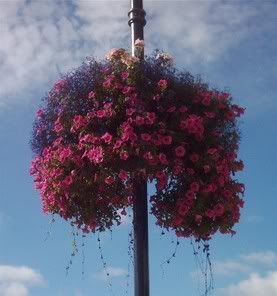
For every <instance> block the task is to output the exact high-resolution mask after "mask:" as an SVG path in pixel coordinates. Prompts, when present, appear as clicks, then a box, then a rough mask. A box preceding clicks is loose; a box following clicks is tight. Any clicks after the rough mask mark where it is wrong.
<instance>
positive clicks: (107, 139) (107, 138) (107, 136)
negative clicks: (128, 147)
mask: <svg viewBox="0 0 277 296" xmlns="http://www.w3.org/2000/svg"><path fill="white" fill-rule="evenodd" d="M112 138H113V136H112V135H111V134H109V133H108V132H107V133H105V134H104V135H103V136H102V137H101V139H103V140H104V142H105V143H107V144H110V143H111V141H112Z"/></svg>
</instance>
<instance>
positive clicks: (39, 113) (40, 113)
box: [36, 109, 44, 118]
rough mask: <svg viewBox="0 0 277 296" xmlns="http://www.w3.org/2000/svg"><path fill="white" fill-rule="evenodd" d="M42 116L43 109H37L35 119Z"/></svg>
mask: <svg viewBox="0 0 277 296" xmlns="http://www.w3.org/2000/svg"><path fill="white" fill-rule="evenodd" d="M43 115H44V110H43V109H39V110H38V111H37V113H36V116H37V118H41V117H42V116H43Z"/></svg>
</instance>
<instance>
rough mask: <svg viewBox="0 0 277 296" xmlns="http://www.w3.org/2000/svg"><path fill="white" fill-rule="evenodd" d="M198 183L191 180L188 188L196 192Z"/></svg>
mask: <svg viewBox="0 0 277 296" xmlns="http://www.w3.org/2000/svg"><path fill="white" fill-rule="evenodd" d="M199 187H200V186H199V183H198V182H192V183H191V184H190V190H191V191H193V192H197V191H199Z"/></svg>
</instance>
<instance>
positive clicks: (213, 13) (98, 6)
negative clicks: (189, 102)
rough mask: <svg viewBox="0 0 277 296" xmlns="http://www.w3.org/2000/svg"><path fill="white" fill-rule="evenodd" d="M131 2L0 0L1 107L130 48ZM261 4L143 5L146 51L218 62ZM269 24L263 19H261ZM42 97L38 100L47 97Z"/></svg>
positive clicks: (236, 41)
mask: <svg viewBox="0 0 277 296" xmlns="http://www.w3.org/2000/svg"><path fill="white" fill-rule="evenodd" d="M128 5H129V3H128V1H122V0H121V1H74V2H71V1H51V0H45V1H26V0H25V1H0V31H1V43H0V80H1V84H0V109H1V105H2V107H3V106H8V105H11V104H12V103H17V102H19V101H22V99H23V98H24V99H25V100H26V98H28V97H29V98H32V97H33V96H34V91H36V90H37V89H39V88H40V89H47V84H48V83H49V82H51V81H53V80H54V79H55V78H56V77H57V74H58V72H59V71H61V72H64V71H66V70H68V69H71V68H72V67H74V66H76V65H78V64H79V63H80V61H81V60H82V59H83V58H84V57H85V56H88V55H94V56H97V57H103V55H104V54H105V52H106V51H107V50H108V49H109V48H111V47H122V46H124V47H126V46H128V44H129V39H130V38H129V34H130V33H129V32H130V31H129V28H128V25H127V12H128V10H129V7H128ZM258 6H259V5H244V4H243V2H242V3H240V4H239V5H237V4H235V5H230V3H229V4H228V5H227V4H226V3H224V2H223V1H221V0H218V1H201V5H200V4H199V2H195V1H175V2H174V1H171V3H170V5H168V3H167V2H164V1H154V2H153V1H145V8H146V10H147V15H148V26H147V27H146V42H147V45H148V48H154V47H160V48H164V49H166V50H169V51H170V52H171V53H173V54H175V55H177V56H178V55H179V56H182V57H183V59H182V60H183V61H185V62H186V63H192V62H195V61H196V62H197V63H199V61H201V60H202V61H210V62H211V61H213V60H216V59H218V58H219V57H220V56H221V55H222V54H223V53H224V52H226V51H228V50H229V49H230V48H232V47H234V46H237V45H238V43H239V41H240V40H241V39H242V38H244V37H245V36H246V35H247V34H248V33H249V30H250V28H249V20H251V19H253V18H254V17H256V16H257V15H258V13H259V11H260V10H259V7H258ZM263 19H264V18H263ZM43 94H44V92H43V93H41V95H43Z"/></svg>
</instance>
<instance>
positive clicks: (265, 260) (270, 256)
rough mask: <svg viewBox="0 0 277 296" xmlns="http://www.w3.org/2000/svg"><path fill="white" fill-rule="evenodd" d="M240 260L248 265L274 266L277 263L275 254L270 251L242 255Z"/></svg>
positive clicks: (276, 254)
mask: <svg viewBox="0 0 277 296" xmlns="http://www.w3.org/2000/svg"><path fill="white" fill-rule="evenodd" d="M242 259H243V260H245V261H246V262H248V263H250V264H266V265H268V264H270V265H271V264H274V263H277V253H274V252H272V251H265V252H256V253H250V254H247V255H242Z"/></svg>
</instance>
